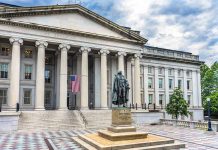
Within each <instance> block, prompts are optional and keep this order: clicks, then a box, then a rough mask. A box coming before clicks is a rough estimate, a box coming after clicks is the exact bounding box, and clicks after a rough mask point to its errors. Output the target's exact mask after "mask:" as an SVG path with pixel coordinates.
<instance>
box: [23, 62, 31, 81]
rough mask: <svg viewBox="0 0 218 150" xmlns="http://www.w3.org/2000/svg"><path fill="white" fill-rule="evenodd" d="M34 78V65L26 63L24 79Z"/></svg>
mask: <svg viewBox="0 0 218 150" xmlns="http://www.w3.org/2000/svg"><path fill="white" fill-rule="evenodd" d="M31 78H32V65H25V72H24V79H27V80H31Z"/></svg>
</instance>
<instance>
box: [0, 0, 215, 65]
mask: <svg viewBox="0 0 218 150" xmlns="http://www.w3.org/2000/svg"><path fill="white" fill-rule="evenodd" d="M1 2H5V3H11V4H15V5H21V6H35V5H56V4H68V3H75V2H77V3H80V4H82V5H83V6H84V7H87V8H89V9H90V10H92V11H94V12H96V13H98V14H100V15H102V16H104V17H106V18H108V19H110V20H112V21H114V22H116V23H118V24H120V25H123V26H128V27H131V28H132V29H134V30H139V31H141V34H142V35H143V36H144V37H145V38H147V39H148V40H149V41H148V43H147V45H151V46H157V47H163V48H169V49H176V50H182V51H188V52H191V53H193V54H196V55H200V59H201V60H203V61H205V62H206V63H207V64H208V65H211V64H212V63H214V62H215V61H218V0H41V1H40V0H1Z"/></svg>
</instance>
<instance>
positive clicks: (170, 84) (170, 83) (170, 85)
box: [169, 79, 173, 89]
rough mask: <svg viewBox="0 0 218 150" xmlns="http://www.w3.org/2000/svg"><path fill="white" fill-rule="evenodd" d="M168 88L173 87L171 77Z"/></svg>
mask: <svg viewBox="0 0 218 150" xmlns="http://www.w3.org/2000/svg"><path fill="white" fill-rule="evenodd" d="M169 89H173V79H169Z"/></svg>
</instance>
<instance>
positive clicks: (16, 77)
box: [8, 38, 23, 109]
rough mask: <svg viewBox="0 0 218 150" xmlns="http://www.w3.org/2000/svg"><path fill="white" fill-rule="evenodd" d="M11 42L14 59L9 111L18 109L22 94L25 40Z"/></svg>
mask: <svg viewBox="0 0 218 150" xmlns="http://www.w3.org/2000/svg"><path fill="white" fill-rule="evenodd" d="M9 41H10V43H11V44H12V58H11V71H10V72H11V73H10V94H9V101H8V106H9V109H16V103H18V102H19V93H20V46H21V45H22V44H23V40H22V39H20V38H10V39H9Z"/></svg>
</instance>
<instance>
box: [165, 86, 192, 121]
mask: <svg viewBox="0 0 218 150" xmlns="http://www.w3.org/2000/svg"><path fill="white" fill-rule="evenodd" d="M166 111H167V113H168V114H170V115H172V117H173V118H176V119H178V117H179V116H186V117H188V115H189V114H190V112H189V111H188V103H187V102H186V100H185V99H184V98H183V94H182V91H181V90H180V89H178V88H176V89H174V91H173V95H172V96H171V97H170V102H169V103H168V104H167V107H166Z"/></svg>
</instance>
